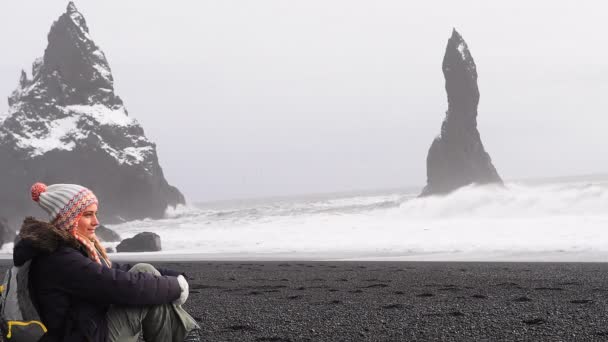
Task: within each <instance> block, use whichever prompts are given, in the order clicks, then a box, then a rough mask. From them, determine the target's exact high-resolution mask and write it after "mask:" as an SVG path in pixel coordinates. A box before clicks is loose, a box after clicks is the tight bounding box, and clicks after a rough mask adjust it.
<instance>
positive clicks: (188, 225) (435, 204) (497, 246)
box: [110, 179, 608, 260]
mask: <svg viewBox="0 0 608 342" xmlns="http://www.w3.org/2000/svg"><path fill="white" fill-rule="evenodd" d="M417 194H418V193H417V192H399V191H393V192H386V193H380V194H373V195H370V194H362V195H356V194H355V195H350V196H336V197H327V198H300V199H298V198H295V199H293V198H292V199H279V200H277V199H275V200H266V201H255V202H250V203H247V202H238V201H235V202H223V203H216V204H213V203H212V204H205V205H198V206H194V207H179V208H177V209H175V210H170V211H169V212H168V213H167V217H166V218H165V219H163V220H156V221H154V220H143V221H134V222H129V223H125V224H120V225H113V226H110V227H111V228H113V229H115V230H116V231H118V232H119V233H120V234H121V236H122V237H123V238H124V237H130V236H133V235H135V234H137V233H140V232H143V231H152V232H155V233H157V234H159V235H160V236H161V239H162V245H163V252H161V253H165V254H192V255H194V254H197V255H204V257H205V258H213V257H218V258H221V257H222V256H226V255H239V256H241V257H243V258H247V257H249V256H260V255H263V256H267V257H273V256H276V257H277V258H281V257H285V256H288V257H290V258H298V257H301V258H304V259H306V258H311V257H312V258H338V259H340V258H344V259H365V258H372V259H374V258H377V259H382V258H397V259H399V258H405V259H407V258H413V259H416V258H420V259H429V258H430V259H432V257H433V256H434V255H435V256H440V258H442V259H448V260H449V259H451V258H453V259H455V260H456V259H459V258H463V257H464V258H465V259H466V258H472V259H476V260H477V259H481V260H483V259H484V258H488V259H496V258H498V259H501V258H504V259H507V260H509V259H510V258H513V256H518V257H522V256H523V257H524V258H528V259H532V260H534V259H540V260H542V259H543V256H544V255H548V254H555V253H557V254H560V253H562V254H564V253H565V254H572V253H574V254H576V255H577V260H580V259H581V258H582V259H583V260H586V259H589V260H592V259H594V258H596V257H597V254H598V253H599V254H603V253H606V255H608V234H605V233H604V231H605V229H606V227H608V213H607V212H606V208H608V179H607V180H593V181H584V180H583V181H581V180H579V181H570V182H552V183H545V184H525V183H514V182H512V183H507V184H506V185H505V186H504V187H499V186H482V187H476V186H469V187H465V188H462V189H460V190H458V191H456V192H454V193H452V194H449V195H447V196H442V197H426V198H417V197H416V196H417Z"/></svg>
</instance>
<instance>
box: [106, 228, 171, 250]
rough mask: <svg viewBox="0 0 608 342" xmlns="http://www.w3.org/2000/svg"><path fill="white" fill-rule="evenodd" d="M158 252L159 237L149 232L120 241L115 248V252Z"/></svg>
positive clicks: (159, 246)
mask: <svg viewBox="0 0 608 342" xmlns="http://www.w3.org/2000/svg"><path fill="white" fill-rule="evenodd" d="M160 250H161V245H160V236H158V234H156V233H151V232H143V233H139V234H137V235H135V236H134V237H132V238H128V239H124V240H122V241H121V242H120V243H119V244H118V246H116V251H117V252H158V251H160Z"/></svg>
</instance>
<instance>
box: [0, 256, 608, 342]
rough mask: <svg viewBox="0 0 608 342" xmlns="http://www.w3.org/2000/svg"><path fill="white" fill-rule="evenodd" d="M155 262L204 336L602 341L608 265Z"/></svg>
mask: <svg viewBox="0 0 608 342" xmlns="http://www.w3.org/2000/svg"><path fill="white" fill-rule="evenodd" d="M154 264H155V265H158V266H161V265H162V267H167V268H172V269H176V270H181V271H185V272H186V273H187V275H188V277H189V278H190V280H189V283H190V292H191V293H190V297H189V299H188V302H187V303H186V304H185V307H186V308H187V310H188V311H189V312H191V313H192V315H193V316H194V317H196V319H197V320H198V321H199V322H200V324H201V326H202V328H203V331H204V335H205V336H206V340H207V341H276V342H280V341H520V340H521V341H523V340H527V341H608V315H607V314H608V312H607V307H608V306H607V304H608V264H599V263H445V262H442V263H439V262H293V261H289V262H279V261H277V262H268V261H264V262H251V261H243V262H234V261H229V262H170V263H169V262H164V263H154ZM7 265H8V263H7V261H4V262H2V265H1V269H2V271H4V270H5V269H6V267H7Z"/></svg>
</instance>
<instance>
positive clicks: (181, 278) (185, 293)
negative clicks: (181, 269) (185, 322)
mask: <svg viewBox="0 0 608 342" xmlns="http://www.w3.org/2000/svg"><path fill="white" fill-rule="evenodd" d="M177 282H178V283H179V287H180V288H181V289H182V293H181V294H180V295H179V298H177V299H176V300H175V301H173V304H175V305H182V304H184V303H185V302H186V300H187V299H188V295H189V294H190V288H189V286H188V282H187V281H186V278H184V276H183V275H181V274H180V275H179V276H177Z"/></svg>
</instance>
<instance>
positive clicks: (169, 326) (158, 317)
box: [106, 263, 198, 342]
mask: <svg viewBox="0 0 608 342" xmlns="http://www.w3.org/2000/svg"><path fill="white" fill-rule="evenodd" d="M129 272H146V273H152V274H155V275H160V272H158V270H157V269H155V268H154V266H152V265H150V264H144V263H141V264H137V265H135V266H133V268H131V269H130V270H129ZM106 317H107V320H108V342H137V341H140V339H139V338H140V336H139V335H140V333H143V339H144V340H145V341H146V342H169V341H173V342H182V341H183V340H184V337H185V336H186V334H187V333H188V332H189V331H190V330H192V329H194V328H198V324H197V323H196V321H195V320H194V318H192V316H190V315H189V314H188V313H187V312H186V310H184V309H183V308H182V307H181V306H178V305H175V304H163V305H142V306H119V305H112V306H111V307H110V309H109V310H108V313H107V315H106Z"/></svg>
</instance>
